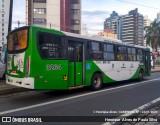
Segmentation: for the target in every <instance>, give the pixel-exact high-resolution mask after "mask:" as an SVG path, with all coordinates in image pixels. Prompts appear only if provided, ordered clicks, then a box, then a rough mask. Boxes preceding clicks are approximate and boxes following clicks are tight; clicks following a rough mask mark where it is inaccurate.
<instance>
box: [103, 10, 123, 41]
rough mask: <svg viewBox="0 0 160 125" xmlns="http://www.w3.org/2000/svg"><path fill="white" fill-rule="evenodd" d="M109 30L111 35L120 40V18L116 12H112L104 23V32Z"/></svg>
mask: <svg viewBox="0 0 160 125" xmlns="http://www.w3.org/2000/svg"><path fill="white" fill-rule="evenodd" d="M106 29H110V30H111V31H112V33H113V34H117V38H118V39H121V38H122V36H121V17H120V16H119V15H118V13H117V12H115V11H113V12H112V14H111V15H110V17H109V18H107V19H106V20H105V21H104V30H106Z"/></svg>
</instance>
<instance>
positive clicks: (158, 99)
mask: <svg viewBox="0 0 160 125" xmlns="http://www.w3.org/2000/svg"><path fill="white" fill-rule="evenodd" d="M159 101H160V97H159V98H157V99H155V100H153V101H151V102H149V103H147V104H144V105H142V106H140V107H138V108H136V109H133V110H131V111H129V112H135V111H137V112H140V111H142V110H144V109H146V108H147V107H149V106H151V105H153V104H156V103H157V102H159ZM133 114H134V113H126V114H123V115H121V116H119V117H118V118H121V117H128V116H131V115H133ZM109 124H110V125H112V124H111V123H109V122H106V123H104V124H102V125H109Z"/></svg>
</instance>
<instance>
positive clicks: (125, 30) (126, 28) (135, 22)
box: [122, 8, 144, 46]
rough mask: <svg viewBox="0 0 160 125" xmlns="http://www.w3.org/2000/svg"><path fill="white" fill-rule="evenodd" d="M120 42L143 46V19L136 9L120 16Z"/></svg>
mask: <svg viewBox="0 0 160 125" xmlns="http://www.w3.org/2000/svg"><path fill="white" fill-rule="evenodd" d="M122 41H123V42H126V43H129V44H136V45H141V46H143V41H144V18H143V15H142V14H140V13H138V9H137V8H136V9H135V10H131V11H130V12H129V13H128V14H127V15H123V16H122Z"/></svg>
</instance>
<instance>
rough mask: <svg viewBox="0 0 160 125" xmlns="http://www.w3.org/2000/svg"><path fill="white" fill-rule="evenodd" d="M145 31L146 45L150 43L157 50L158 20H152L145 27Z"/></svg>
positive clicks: (159, 43)
mask: <svg viewBox="0 0 160 125" xmlns="http://www.w3.org/2000/svg"><path fill="white" fill-rule="evenodd" d="M145 31H146V35H145V39H146V43H147V45H149V46H150V45H151V47H152V48H153V49H155V50H156V51H157V48H158V46H160V22H157V20H154V21H153V22H152V23H151V25H150V26H147V27H145Z"/></svg>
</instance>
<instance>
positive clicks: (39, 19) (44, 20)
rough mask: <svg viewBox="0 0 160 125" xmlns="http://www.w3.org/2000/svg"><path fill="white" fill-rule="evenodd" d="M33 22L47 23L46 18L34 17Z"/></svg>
mask: <svg viewBox="0 0 160 125" xmlns="http://www.w3.org/2000/svg"><path fill="white" fill-rule="evenodd" d="M33 23H34V24H46V19H41V18H34V19H33Z"/></svg>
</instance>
